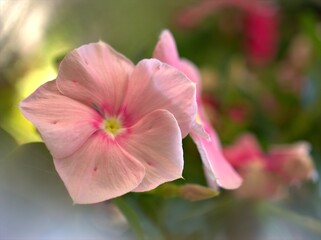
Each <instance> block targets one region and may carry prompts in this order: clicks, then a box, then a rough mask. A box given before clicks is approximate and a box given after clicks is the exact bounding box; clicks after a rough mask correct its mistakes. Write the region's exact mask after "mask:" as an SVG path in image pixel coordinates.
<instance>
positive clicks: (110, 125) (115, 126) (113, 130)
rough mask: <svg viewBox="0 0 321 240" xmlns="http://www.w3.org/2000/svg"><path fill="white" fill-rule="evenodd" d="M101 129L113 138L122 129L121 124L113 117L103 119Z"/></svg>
mask: <svg viewBox="0 0 321 240" xmlns="http://www.w3.org/2000/svg"><path fill="white" fill-rule="evenodd" d="M103 127H104V130H105V131H106V132H107V133H109V134H110V135H113V136H115V135H117V134H118V133H119V132H120V131H121V129H122V126H121V122H120V121H119V120H118V119H117V118H115V117H110V118H108V119H105V120H104V125H103Z"/></svg>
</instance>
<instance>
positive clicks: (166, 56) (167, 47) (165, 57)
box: [153, 30, 201, 93]
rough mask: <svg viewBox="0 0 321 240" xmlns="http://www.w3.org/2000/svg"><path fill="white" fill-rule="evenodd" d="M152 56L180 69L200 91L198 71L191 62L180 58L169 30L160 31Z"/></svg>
mask: <svg viewBox="0 0 321 240" xmlns="http://www.w3.org/2000/svg"><path fill="white" fill-rule="evenodd" d="M153 57H154V58H156V59H158V60H160V61H162V62H164V63H167V64H169V65H171V66H173V67H175V68H177V69H178V70H180V71H182V72H183V73H184V74H185V75H186V76H187V77H188V78H189V79H190V80H192V81H193V82H194V83H196V84H197V85H198V86H197V87H198V93H200V87H201V86H200V84H201V81H200V79H201V77H200V73H199V71H198V69H197V67H196V66H195V65H194V64H193V63H192V62H190V61H189V60H187V59H180V57H179V54H178V51H177V47H176V43H175V39H174V37H173V35H172V34H171V33H170V31H168V30H164V31H163V32H162V33H161V35H160V39H159V41H158V43H157V44H156V47H155V49H154V53H153Z"/></svg>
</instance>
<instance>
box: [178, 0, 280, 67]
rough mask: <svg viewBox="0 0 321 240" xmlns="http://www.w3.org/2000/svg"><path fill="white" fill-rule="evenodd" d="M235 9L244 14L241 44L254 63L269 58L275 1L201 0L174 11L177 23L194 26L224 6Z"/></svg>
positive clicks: (272, 52)
mask: <svg viewBox="0 0 321 240" xmlns="http://www.w3.org/2000/svg"><path fill="white" fill-rule="evenodd" d="M227 7H232V8H235V9H239V10H241V11H242V12H243V14H244V19H243V23H244V25H243V31H242V32H244V34H245V37H244V45H245V46H244V47H245V51H246V54H247V56H248V58H249V61H250V62H251V63H252V64H254V65H264V64H266V63H268V62H270V61H271V60H272V59H273V58H274V56H275V54H276V50H277V45H278V37H279V34H278V26H279V11H278V8H277V7H276V5H274V4H272V3H267V2H266V1H261V0H203V1H201V2H200V3H198V4H197V5H194V6H191V7H188V8H187V9H184V10H183V11H182V12H180V13H179V14H178V16H177V17H176V22H177V24H178V25H179V26H180V27H183V28H191V27H195V26H197V25H198V24H199V23H200V22H201V21H202V20H203V19H204V18H206V17H207V16H209V15H211V14H215V13H216V12H218V11H221V10H222V9H224V8H227Z"/></svg>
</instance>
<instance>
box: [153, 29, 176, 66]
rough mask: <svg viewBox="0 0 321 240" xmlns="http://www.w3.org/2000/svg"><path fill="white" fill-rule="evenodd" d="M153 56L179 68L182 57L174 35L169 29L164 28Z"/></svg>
mask: <svg viewBox="0 0 321 240" xmlns="http://www.w3.org/2000/svg"><path fill="white" fill-rule="evenodd" d="M153 57H154V58H157V59H159V60H160V61H162V62H164V63H167V64H169V65H171V66H173V67H176V68H179V65H180V62H179V61H180V59H179V55H178V51H177V47H176V43H175V40H174V37H173V35H172V34H171V33H170V31H168V30H164V31H163V32H162V33H161V35H160V38H159V41H158V43H157V44H156V47H155V49H154V53H153Z"/></svg>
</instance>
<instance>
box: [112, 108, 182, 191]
mask: <svg viewBox="0 0 321 240" xmlns="http://www.w3.org/2000/svg"><path fill="white" fill-rule="evenodd" d="M129 132H130V133H129V134H128V135H127V136H126V138H124V137H123V138H121V139H120V140H117V141H119V145H120V146H121V147H122V148H123V149H124V150H125V151H127V152H128V153H130V154H131V155H132V156H134V157H135V158H136V159H138V160H139V161H141V162H142V163H143V164H144V166H145V169H146V176H145V178H144V180H143V181H142V183H141V184H140V185H139V186H138V187H137V188H136V189H134V191H137V192H141V191H148V190H151V189H153V188H155V187H157V186H158V185H160V184H162V183H164V182H168V181H172V180H175V179H177V178H180V177H181V176H182V171H183V149H182V139H181V133H180V129H179V126H178V124H177V121H176V119H175V117H174V116H173V114H171V113H170V112H168V111H166V110H157V111H154V112H152V113H150V114H148V115H147V116H146V117H144V118H142V119H141V120H140V121H139V122H137V124H135V125H134V126H132V127H131V128H130V129H129Z"/></svg>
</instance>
